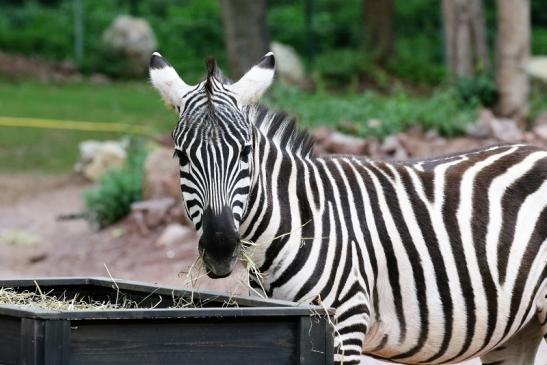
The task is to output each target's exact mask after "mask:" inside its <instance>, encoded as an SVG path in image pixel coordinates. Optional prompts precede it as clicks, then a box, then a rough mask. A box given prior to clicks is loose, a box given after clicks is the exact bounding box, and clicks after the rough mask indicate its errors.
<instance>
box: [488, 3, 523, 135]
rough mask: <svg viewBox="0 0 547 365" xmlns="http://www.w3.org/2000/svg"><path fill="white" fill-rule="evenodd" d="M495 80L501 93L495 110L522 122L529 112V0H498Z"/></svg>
mask: <svg viewBox="0 0 547 365" xmlns="http://www.w3.org/2000/svg"><path fill="white" fill-rule="evenodd" d="M497 6H498V32H497V39H496V82H497V84H498V91H499V94H500V98H499V102H498V107H497V112H498V113H499V114H500V115H502V116H505V117H510V118H515V119H517V120H518V121H519V123H520V125H521V126H524V125H525V122H526V117H527V115H528V92H529V82H528V75H527V74H526V71H525V66H526V63H527V62H528V58H529V56H530V1H529V0H497Z"/></svg>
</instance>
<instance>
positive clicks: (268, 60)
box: [258, 52, 275, 69]
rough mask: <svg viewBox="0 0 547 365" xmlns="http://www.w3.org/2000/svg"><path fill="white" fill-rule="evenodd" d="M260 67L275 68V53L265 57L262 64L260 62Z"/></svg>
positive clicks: (269, 53)
mask: <svg viewBox="0 0 547 365" xmlns="http://www.w3.org/2000/svg"><path fill="white" fill-rule="evenodd" d="M258 67H260V68H268V69H272V68H274V67H275V57H274V54H273V52H268V53H267V54H266V55H265V56H264V57H262V59H261V60H260V62H258Z"/></svg>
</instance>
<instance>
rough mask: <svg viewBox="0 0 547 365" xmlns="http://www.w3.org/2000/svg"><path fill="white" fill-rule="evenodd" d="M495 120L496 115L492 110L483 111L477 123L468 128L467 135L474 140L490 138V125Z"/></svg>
mask: <svg viewBox="0 0 547 365" xmlns="http://www.w3.org/2000/svg"><path fill="white" fill-rule="evenodd" d="M494 119H495V117H494V114H493V113H492V111H491V110H490V109H482V110H481V111H480V113H479V118H478V119H477V121H476V122H475V123H473V124H469V125H468V126H467V128H466V130H467V135H468V136H470V137H474V138H488V137H490V136H491V133H492V129H491V126H490V124H491V123H492V121H493V120H494Z"/></svg>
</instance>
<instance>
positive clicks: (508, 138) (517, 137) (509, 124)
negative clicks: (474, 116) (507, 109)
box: [467, 109, 523, 143]
mask: <svg viewBox="0 0 547 365" xmlns="http://www.w3.org/2000/svg"><path fill="white" fill-rule="evenodd" d="M467 134H468V135H469V136H470V137H474V138H483V139H485V138H495V139H497V140H498V141H502V142H508V143H514V142H518V141H521V140H522V139H523V133H522V130H521V129H520V128H519V126H518V123H517V121H515V120H513V119H506V118H496V116H495V115H494V114H493V113H492V111H490V110H489V109H483V110H482V111H481V112H480V114H479V119H478V120H477V121H476V122H475V123H474V124H471V125H469V126H468V127H467Z"/></svg>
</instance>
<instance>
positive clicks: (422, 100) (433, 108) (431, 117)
mask: <svg viewBox="0 0 547 365" xmlns="http://www.w3.org/2000/svg"><path fill="white" fill-rule="evenodd" d="M267 104H269V105H272V106H274V107H276V108H278V109H284V110H288V111H289V112H290V113H291V114H292V115H294V116H296V117H297V118H298V120H299V124H300V125H301V126H302V127H303V128H307V127H313V126H317V125H326V126H329V127H331V128H335V129H339V130H342V131H345V132H349V133H353V134H357V135H360V136H363V137H367V136H379V137H382V136H386V135H389V134H392V133H397V132H400V131H403V130H405V129H406V128H408V127H410V126H412V125H420V126H422V127H423V129H424V130H428V129H437V130H439V131H440V132H441V133H442V134H445V135H456V134H459V133H461V132H463V130H464V128H465V126H466V124H468V123H470V122H473V121H474V120H475V119H476V112H477V109H478V107H477V105H474V104H463V103H462V102H461V100H460V97H459V96H458V95H457V93H456V92H455V90H453V89H441V90H437V91H435V92H434V93H433V94H432V95H429V96H413V95H410V94H409V93H408V92H406V91H404V90H402V89H397V90H395V91H394V92H393V93H392V94H391V95H389V96H385V95H379V94H376V93H373V92H365V93H351V94H345V95H332V94H328V93H326V92H324V91H320V92H318V93H316V94H308V93H303V92H301V91H298V90H296V89H293V88H288V87H282V86H277V87H275V88H274V89H273V90H272V93H271V94H270V96H269V97H268V99H267ZM371 119H376V120H379V121H381V122H380V123H379V125H378V126H369V125H368V123H367V121H369V120H371Z"/></svg>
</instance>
